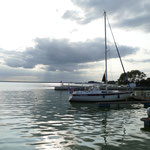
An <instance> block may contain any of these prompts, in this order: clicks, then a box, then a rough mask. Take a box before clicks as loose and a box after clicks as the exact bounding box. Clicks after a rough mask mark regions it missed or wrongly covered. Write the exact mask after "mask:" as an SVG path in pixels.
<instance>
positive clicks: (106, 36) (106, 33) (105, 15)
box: [104, 11, 108, 91]
mask: <svg viewBox="0 0 150 150" xmlns="http://www.w3.org/2000/svg"><path fill="white" fill-rule="evenodd" d="M104 28H105V79H106V91H107V89H108V86H107V33H106V12H105V11H104Z"/></svg>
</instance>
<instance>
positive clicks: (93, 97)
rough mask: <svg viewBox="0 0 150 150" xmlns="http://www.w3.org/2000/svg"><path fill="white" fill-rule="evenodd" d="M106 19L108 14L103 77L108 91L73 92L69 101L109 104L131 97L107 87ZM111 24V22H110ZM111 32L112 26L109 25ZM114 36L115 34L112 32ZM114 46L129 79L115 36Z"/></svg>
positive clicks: (127, 93)
mask: <svg viewBox="0 0 150 150" xmlns="http://www.w3.org/2000/svg"><path fill="white" fill-rule="evenodd" d="M106 19H107V20H108V18H107V16H106V12H104V24H105V75H104V77H103V80H104V78H105V83H106V89H105V90H100V89H99V88H96V87H94V88H93V89H91V90H86V91H73V92H72V93H71V95H70V97H69V101H71V102H106V101H107V102H108V101H111V102H112V101H120V100H125V99H127V98H129V97H130V96H131V93H132V92H131V91H129V90H127V91H113V90H108V85H107V37H106ZM108 23H109V22H108ZM109 27H110V30H111V26H110V24H109ZM111 33H112V36H113V32H112V30H111ZM113 40H114V44H115V47H116V50H117V53H118V56H119V58H120V62H121V65H122V68H123V71H124V74H125V78H126V79H127V76H126V73H125V69H124V66H123V63H122V60H121V57H120V53H119V50H118V47H117V44H116V42H115V39H114V36H113Z"/></svg>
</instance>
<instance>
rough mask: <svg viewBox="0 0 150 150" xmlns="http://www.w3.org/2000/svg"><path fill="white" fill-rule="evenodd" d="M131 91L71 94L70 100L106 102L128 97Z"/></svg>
mask: <svg viewBox="0 0 150 150" xmlns="http://www.w3.org/2000/svg"><path fill="white" fill-rule="evenodd" d="M130 96H131V92H122V93H112V94H107V93H106V94H99V95H98V94H93V95H71V96H70V98H69V101H70V102H106V101H107V102H108V101H110V102H111V101H121V100H125V99H127V98H129V97H130Z"/></svg>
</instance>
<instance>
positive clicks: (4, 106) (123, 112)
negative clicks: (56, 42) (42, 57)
mask: <svg viewBox="0 0 150 150" xmlns="http://www.w3.org/2000/svg"><path fill="white" fill-rule="evenodd" d="M0 94H1V97H0V103H1V105H0V120H1V122H0V127H1V129H0V132H1V133H2V134H1V135H2V136H1V138H0V141H1V145H3V147H4V148H6V147H7V146H9V144H8V143H11V144H10V146H9V148H6V149H12V148H14V149H17V148H16V147H15V144H16V143H17V142H18V143H19V144H18V145H19V148H22V147H23V150H26V149H32V150H33V149H40V150H41V149H43V150H48V149H53V150H62V149H64V150H72V149H75V150H78V149H82V150H100V149H105V150H107V149H122V148H123V149H129V148H130V146H131V147H132V148H134V149H136V148H137V149H138V148H143V147H144V146H143V145H144V144H146V145H147V146H150V144H149V141H148V139H149V133H147V132H146V133H145V132H143V131H141V130H140V128H141V127H143V123H142V122H141V121H140V118H141V117H140V116H144V115H145V109H144V108H142V107H139V106H138V107H136V106H133V107H131V108H122V109H106V108H100V107H99V105H97V104H96V103H95V104H91V103H89V104H82V103H79V104H78V103H73V104H70V103H69V102H68V92H66V91H59V92H58V91H54V90H47V89H44V90H39V89H38V90H30V91H9V93H8V92H1V93H0ZM4 130H5V132H4ZM4 133H5V138H3V135H4ZM13 139H14V141H15V142H14V144H13V143H12V141H13ZM6 141H7V143H6ZM136 143H140V144H141V145H139V146H138V147H137V146H136ZM132 144H134V145H132ZM13 145H14V146H13ZM24 145H25V146H24ZM145 148H146V146H145Z"/></svg>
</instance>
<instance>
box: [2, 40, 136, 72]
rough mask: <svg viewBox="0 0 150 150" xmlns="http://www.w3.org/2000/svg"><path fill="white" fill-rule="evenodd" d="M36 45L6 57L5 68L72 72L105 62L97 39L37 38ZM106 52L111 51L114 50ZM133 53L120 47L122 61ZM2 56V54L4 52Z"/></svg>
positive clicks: (124, 47)
mask: <svg viewBox="0 0 150 150" xmlns="http://www.w3.org/2000/svg"><path fill="white" fill-rule="evenodd" d="M35 43H36V44H35V47H32V48H27V49H26V50H25V51H23V52H12V54H10V55H8V54H7V57H6V58H4V62H5V64H6V65H7V66H9V67H14V68H18V67H22V68H29V69H30V68H31V69H32V68H35V67H36V66H37V65H41V66H42V67H41V68H42V69H44V70H47V71H53V72H56V71H67V72H75V71H77V70H79V69H83V68H86V67H85V66H86V65H85V64H86V63H89V62H96V61H101V60H103V59H104V40H103V39H100V38H97V39H94V40H87V41H86V42H70V41H69V40H67V39H59V40H56V39H48V38H38V39H36V40H35ZM109 48H110V49H111V50H113V49H114V47H113V46H110V47H109ZM136 51H137V48H133V47H128V46H120V53H121V55H122V57H124V56H126V55H130V54H133V53H135V52H136ZM3 53H5V52H4V51H3ZM9 53H11V52H9ZM116 57H117V55H116V51H115V50H113V51H112V52H111V58H116ZM87 67H88V65H87Z"/></svg>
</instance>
